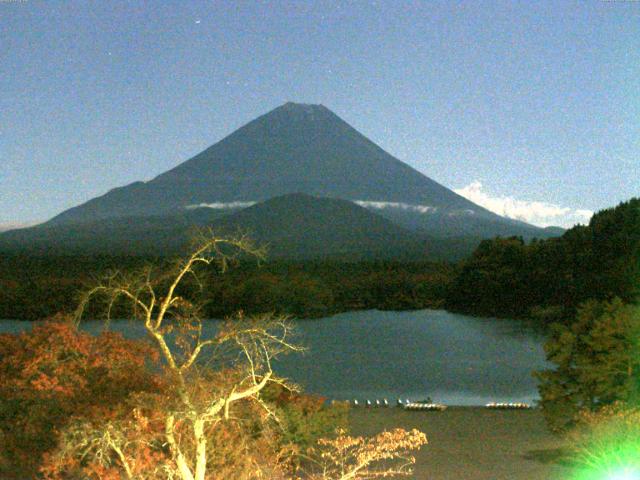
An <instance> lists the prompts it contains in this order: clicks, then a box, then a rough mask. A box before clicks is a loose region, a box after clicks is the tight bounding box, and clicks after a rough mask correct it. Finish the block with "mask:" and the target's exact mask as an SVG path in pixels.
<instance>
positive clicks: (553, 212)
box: [454, 181, 593, 228]
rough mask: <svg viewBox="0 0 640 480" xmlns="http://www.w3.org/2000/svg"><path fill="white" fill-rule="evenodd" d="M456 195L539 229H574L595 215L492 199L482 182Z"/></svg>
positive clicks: (537, 203) (496, 198)
mask: <svg viewBox="0 0 640 480" xmlns="http://www.w3.org/2000/svg"><path fill="white" fill-rule="evenodd" d="M454 192H456V193H457V194H458V195H462V196H463V197H465V198H467V199H468V200H471V201H472V202H474V203H477V204H478V205H480V206H482V207H484V208H486V209H487V210H491V211H492V212H494V213H497V214H498V215H502V216H503V217H507V218H512V219H515V220H522V221H523V222H527V223H531V224H533V225H537V226H539V227H548V226H551V225H555V226H560V227H565V228H570V227H572V226H574V225H575V224H576V223H583V224H584V223H588V222H589V219H590V218H591V216H592V215H593V212H592V211H591V210H585V209H571V208H569V207H561V206H560V205H555V204H553V203H547V202H539V201H529V200H518V199H516V198H513V197H495V196H491V195H490V194H488V193H487V192H486V191H484V190H483V186H482V183H480V182H478V181H475V182H472V183H470V184H469V185H467V186H466V187H463V188H458V189H454Z"/></svg>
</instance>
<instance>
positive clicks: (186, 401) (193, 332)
mask: <svg viewBox="0 0 640 480" xmlns="http://www.w3.org/2000/svg"><path fill="white" fill-rule="evenodd" d="M239 255H251V256H254V257H257V258H258V259H260V258H262V257H263V252H262V251H261V250H260V249H258V248H256V247H255V246H254V245H253V244H252V243H251V242H250V241H249V240H248V239H247V238H246V237H240V238H219V237H216V236H214V235H213V234H211V232H207V233H206V234H203V235H201V236H200V238H199V239H198V241H197V242H195V247H194V249H193V253H191V254H190V255H189V256H187V257H186V258H183V259H182V260H180V262H179V263H177V264H176V265H175V266H174V267H172V268H171V269H169V270H165V271H156V270H154V268H152V267H148V268H146V269H144V270H143V271H141V272H138V273H137V274H133V275H124V274H121V273H114V274H112V275H110V276H108V278H106V279H105V280H104V281H103V282H101V283H100V284H98V285H97V286H95V287H93V288H92V289H90V290H89V291H88V292H87V293H86V295H84V297H83V299H82V301H81V303H80V306H79V308H78V310H77V312H76V319H77V321H78V322H79V321H80V319H81V317H82V316H83V313H84V311H85V309H86V307H87V305H88V304H89V302H90V301H91V300H92V299H94V298H96V297H98V296H101V297H103V298H104V299H106V302H107V317H108V318H109V317H110V316H111V311H112V308H113V306H114V305H116V304H118V302H121V301H122V300H124V301H125V302H126V303H127V304H128V305H129V306H130V307H131V316H132V318H133V319H134V320H136V321H139V322H141V323H142V324H143V325H144V328H145V330H146V332H147V334H148V335H149V336H150V338H151V339H152V341H153V342H154V344H155V345H156V347H157V348H158V349H159V351H160V353H161V355H162V358H163V360H164V364H165V376H168V377H169V378H170V379H171V380H172V384H173V385H174V389H173V393H174V394H175V395H174V397H173V398H171V400H170V401H169V402H167V403H166V407H165V408H166V412H165V414H164V419H163V420H164V427H163V431H162V436H163V437H164V438H163V440H164V444H166V445H168V449H169V452H170V455H169V461H168V462H167V463H166V464H165V465H164V466H163V469H164V470H165V472H164V474H165V475H169V474H170V475H169V476H171V477H172V478H179V479H181V480H204V479H205V478H206V477H207V464H208V461H209V456H210V455H211V451H210V445H209V442H208V435H207V431H209V430H210V429H211V428H213V427H216V426H218V425H220V424H222V423H224V422H228V421H230V420H232V413H231V411H232V407H233V405H234V404H235V403H236V402H240V401H252V402H255V403H256V404H257V405H259V406H260V407H261V408H262V409H263V410H264V412H266V415H267V416H271V417H273V416H274V412H273V411H272V409H271V408H270V407H269V406H268V405H267V403H265V402H264V401H262V399H261V397H260V392H261V391H262V390H263V389H264V388H265V387H266V386H267V385H268V384H270V383H278V384H281V385H285V381H284V379H282V378H279V377H278V376H277V375H276V374H275V373H274V371H273V369H272V360H273V359H274V358H275V357H277V356H279V355H281V354H284V353H287V352H293V351H301V350H302V348H301V347H300V346H298V345H297V344H296V343H294V341H292V335H291V326H290V324H289V322H288V321H287V319H286V318H284V317H279V316H272V315H264V316H261V317H255V318H244V317H243V316H242V315H241V314H240V315H239V317H238V318H235V319H231V320H228V321H227V322H226V323H225V324H224V325H223V326H222V327H221V328H219V329H218V331H217V332H216V333H215V334H209V335H207V333H206V331H211V330H210V329H204V328H203V319H202V318H201V316H200V312H201V307H202V305H201V304H198V303H194V302H193V301H192V300H188V299H187V298H185V297H184V296H182V295H180V291H181V289H182V288H183V287H184V283H185V281H186V279H187V278H190V279H195V281H196V283H198V282H199V281H200V280H199V276H198V271H197V269H198V267H199V266H209V265H212V264H214V263H215V264H217V265H218V266H219V268H221V269H222V270H225V269H226V268H227V265H228V264H229V262H230V261H232V260H234V259H235V258H237V257H238V256H239ZM205 366H206V367H207V368H203V367H205ZM211 367H213V368H211ZM207 372H217V377H216V381H210V380H211V377H210V376H209V377H208V376H207V375H209V374H208V373H207ZM220 372H223V373H224V375H220ZM287 387H288V388H292V387H291V386H289V385H287ZM120 430H122V429H120ZM77 431H82V434H83V435H84V436H85V438H91V439H92V440H90V441H88V445H89V446H93V447H91V448H93V450H92V452H93V453H92V455H94V456H95V455H101V457H100V458H107V457H108V458H113V455H111V456H108V455H105V454H104V452H105V450H109V451H111V453H112V454H114V453H115V458H116V461H118V462H119V463H120V464H121V468H122V470H124V472H125V475H126V478H134V476H133V473H132V472H133V471H134V468H133V467H132V466H131V465H129V464H128V460H127V455H126V453H125V452H124V449H126V446H127V445H129V446H131V445H134V444H135V442H131V441H129V440H128V439H127V438H128V437H127V436H126V435H124V434H123V433H122V432H121V433H119V434H116V433H115V431H116V429H114V426H113V425H112V424H110V425H109V426H108V428H106V429H104V428H103V429H102V430H100V431H95V430H91V429H86V428H79V429H77ZM91 432H93V433H91ZM86 442H87V440H85V443H86ZM127 442H128V443H127ZM76 443H77V442H76ZM91 448H89V449H88V450H87V451H89V450H91ZM99 452H101V453H99Z"/></svg>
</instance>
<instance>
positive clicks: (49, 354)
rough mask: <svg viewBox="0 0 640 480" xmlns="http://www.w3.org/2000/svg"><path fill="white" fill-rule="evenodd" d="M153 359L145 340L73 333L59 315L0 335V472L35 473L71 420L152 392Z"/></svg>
mask: <svg viewBox="0 0 640 480" xmlns="http://www.w3.org/2000/svg"><path fill="white" fill-rule="evenodd" d="M157 359H158V355H157V353H156V352H155V351H154V350H153V349H152V348H151V347H150V345H149V344H148V343H146V342H142V341H131V340H125V339H124V338H122V336H120V335H119V334H116V333H112V332H104V333H102V334H100V335H97V336H93V335H90V334H88V333H83V332H79V331H78V330H77V329H76V327H75V326H74V325H73V324H72V323H70V322H68V321H65V319H63V318H57V319H55V320H53V321H49V322H45V323H42V324H39V325H35V326H34V327H33V330H32V331H31V332H24V333H21V334H19V335H9V334H4V335H0V435H1V436H2V460H3V462H2V464H1V465H0V468H1V470H0V471H1V472H2V475H3V478H10V477H11V476H12V475H14V474H15V475H17V477H16V478H25V477H24V475H25V474H27V473H33V472H35V470H36V469H37V468H38V467H39V466H40V464H41V462H42V455H43V454H44V453H45V452H47V451H49V450H51V449H52V448H54V447H55V446H56V444H57V442H58V440H59V433H60V431H61V430H63V429H64V428H65V427H67V426H68V425H69V424H70V423H72V422H74V421H75V419H77V418H87V417H93V418H109V417H112V416H114V415H115V414H116V412H117V410H118V409H119V408H120V405H121V404H122V403H123V402H125V401H126V400H127V398H129V397H130V396H132V395H134V394H137V393H142V392H157V391H159V389H160V388H161V385H162V381H161V378H160V377H159V376H157V375H155V374H153V373H152V370H151V369H150V368H149V367H150V366H151V365H150V364H152V363H154V362H156V361H157Z"/></svg>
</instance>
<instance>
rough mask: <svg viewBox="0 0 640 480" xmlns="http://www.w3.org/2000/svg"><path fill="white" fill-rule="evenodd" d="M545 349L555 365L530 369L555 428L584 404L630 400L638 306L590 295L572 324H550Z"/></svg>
mask: <svg viewBox="0 0 640 480" xmlns="http://www.w3.org/2000/svg"><path fill="white" fill-rule="evenodd" d="M545 351H546V353H547V359H548V360H549V361H550V362H551V363H553V364H555V366H556V367H555V368H554V369H552V370H544V371H541V372H536V373H535V374H534V375H535V376H536V377H537V378H538V379H539V380H540V386H539V390H540V396H541V398H542V400H541V406H542V409H543V412H544V415H545V418H546V420H547V422H548V424H549V426H550V427H551V428H552V429H553V430H555V431H561V430H565V429H566V428H567V427H570V426H571V425H573V423H574V421H575V418H576V416H577V415H578V413H579V412H581V411H583V410H590V411H596V410H598V409H600V408H601V407H603V406H606V405H610V404H612V403H614V402H616V401H623V402H632V401H634V400H635V399H637V398H638V392H639V387H640V307H638V306H636V305H628V304H625V303H623V302H622V301H621V300H620V299H618V298H616V299H614V300H612V301H609V302H598V301H595V300H591V301H588V302H586V303H584V304H582V305H581V306H580V307H579V309H578V313H577V316H576V318H575V321H574V322H572V323H571V324H570V325H561V324H555V325H554V326H553V327H552V333H551V336H550V339H549V340H548V342H547V343H546V345H545Z"/></svg>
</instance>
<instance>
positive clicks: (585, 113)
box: [0, 0, 640, 226]
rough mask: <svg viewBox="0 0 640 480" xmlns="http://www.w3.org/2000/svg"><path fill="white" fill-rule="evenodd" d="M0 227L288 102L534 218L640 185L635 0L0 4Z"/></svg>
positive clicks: (144, 171) (595, 205)
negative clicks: (324, 112)
mask: <svg viewBox="0 0 640 480" xmlns="http://www.w3.org/2000/svg"><path fill="white" fill-rule="evenodd" d="M0 65H1V66H2V75H0V192H1V193H0V225H5V226H6V224H21V223H26V222H34V221H40V220H45V219H48V218H49V217H51V216H53V215H54V214H56V213H59V212H60V211H62V210H65V209H67V208H69V207H72V206H74V205H77V204H79V203H81V202H84V201H86V200H89V199H90V198H93V197H95V196H98V195H101V194H104V193H105V192H106V191H108V190H109V189H111V188H114V187H116V186H121V185H124V184H127V183H130V182H133V181H135V180H148V179H151V178H153V177H154V176H156V175H158V174H160V173H161V172H163V171H165V170H167V169H169V168H171V167H173V166H175V165H177V164H179V163H181V162H183V161H185V160H187V159H188V158H190V157H191V156H193V155H194V154H196V153H198V152H199V151H201V150H203V149H204V148H206V147H207V146H209V145H211V144H213V143H215V142H216V141H218V140H220V139H221V138H223V137H224V136H226V135H227V134H229V133H231V132H232V131H233V130H234V129H236V128H238V127H239V126H241V125H243V124H244V123H246V122H248V121H250V120H251V119H253V118H254V117H256V116H258V115H260V114H262V113H266V112H267V111H269V110H271V109H272V108H275V107H277V106H278V105H280V104H282V103H284V102H285V101H289V100H290V101H296V102H305V103H322V104H324V105H326V106H327V107H329V108H330V109H332V110H333V111H334V112H336V113H337V114H338V115H340V116H341V117H342V118H344V119H345V120H346V121H347V122H349V123H350V124H351V125H353V126H354V127H355V128H357V129H358V130H360V131H361V132H362V133H363V134H365V135H366V136H368V137H369V138H370V139H371V140H373V141H374V142H376V143H378V144H379V145H380V146H382V147H383V148H384V149H386V150H387V151H388V152H390V153H391V154H393V155H395V156H396V157H398V158H399V159H401V160H403V161H405V162H407V163H408V164H410V165H411V166H413V167H415V168H416V169H418V170H419V171H421V172H423V173H425V174H426V175H428V176H429V177H431V178H433V179H434V180H436V181H438V182H440V183H442V184H444V185H445V186H447V187H449V188H452V189H456V190H457V191H460V192H462V193H464V194H465V195H467V196H469V197H470V198H472V199H475V200H476V201H478V202H485V203H486V204H487V205H492V208H493V209H494V210H498V211H501V212H502V213H505V214H508V215H511V216H516V217H518V218H524V219H528V220H529V221H532V222H534V223H537V224H541V225H543V224H549V223H555V224H564V225H569V224H571V223H573V222H575V221H579V220H581V219H582V218H583V217H584V215H586V213H585V211H593V210H598V209H601V208H605V207H609V206H613V205H615V204H616V203H618V202H620V201H623V200H626V199H628V198H630V197H632V196H638V195H640V2H637V1H580V2H571V1H562V2H560V1H558V2H555V1H542V2H528V1H527V2H506V1H492V2H483V1H473V2H471V1H469V2H453V1H443V2H401V1H395V0H394V1H388V2H384V1H378V2H346V1H345V2H329V1H327V2H293V1H291V2H266V1H263V2H253V1H246V2H245V1H240V2H231V1H229V2H223V1H207V2H204V1H203V2H198V1H188V2H186V1H162V2H160V1H158V2H150V1H149V2H143V1H126V2H119V1H104V2H84V1H73V0H65V1H55V0H48V1H36V0H22V1H20V0H8V1H7V0H4V1H0Z"/></svg>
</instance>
